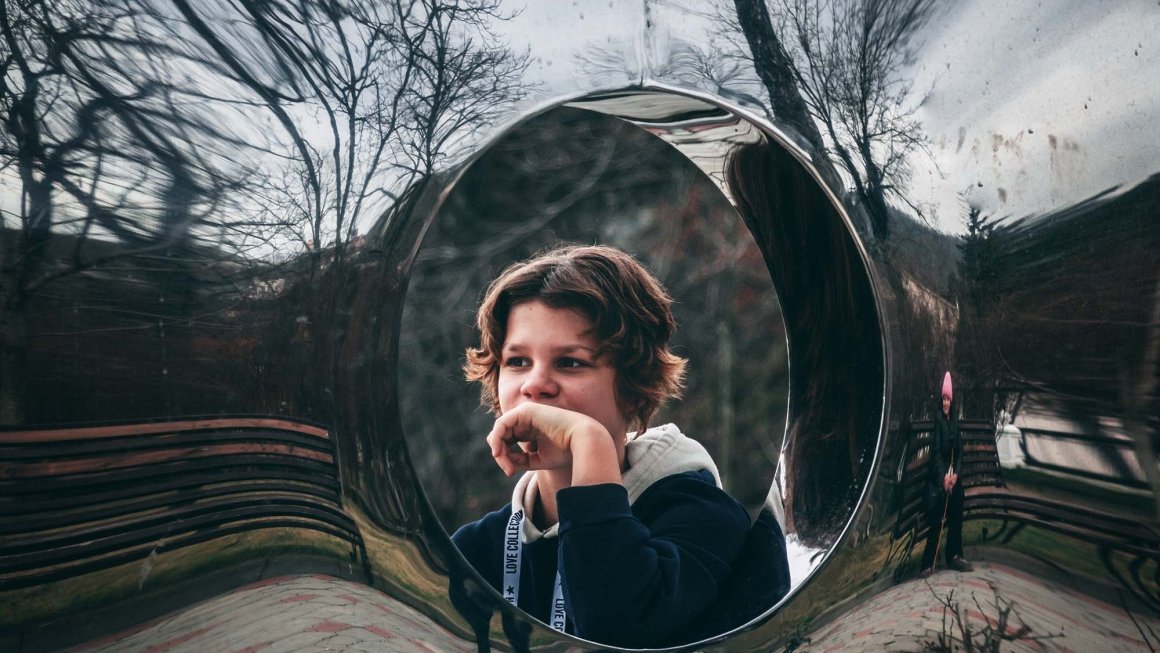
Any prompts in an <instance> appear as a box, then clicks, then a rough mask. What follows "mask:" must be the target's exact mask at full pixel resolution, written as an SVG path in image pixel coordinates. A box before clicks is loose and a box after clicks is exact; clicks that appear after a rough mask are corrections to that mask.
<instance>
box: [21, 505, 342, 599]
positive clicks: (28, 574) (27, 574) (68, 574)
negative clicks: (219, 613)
mask: <svg viewBox="0 0 1160 653" xmlns="http://www.w3.org/2000/svg"><path fill="white" fill-rule="evenodd" d="M265 528H305V529H309V530H312V531H316V532H320V533H325V534H327V535H331V536H333V537H337V538H339V539H342V540H345V541H347V542H350V543H351V544H352V545H354V546H361V544H362V538H361V536H359V535H358V532H357V531H351V530H349V529H345V528H335V527H333V526H330V525H329V524H326V523H323V522H318V521H312V520H300V519H293V518H290V517H284V516H279V517H262V518H254V519H248V520H246V521H242V522H237V523H227V524H222V525H220V526H219V527H217V528H216V529H214V530H212V531H209V530H203V531H192V532H188V533H182V534H177V535H174V536H173V537H172V538H171V539H169V540H167V541H166V543H165V545H164V546H161V547H158V546H156V543H155V542H148V543H145V544H142V545H139V546H137V547H133V548H126V549H120V550H117V551H115V552H113V553H110V554H108V555H105V556H101V557H91V556H86V557H78V558H75V559H73V560H70V561H66V562H62V563H61V564H58V565H55V566H51V567H35V568H31V569H27V570H23V571H20V572H17V573H11V574H0V592H3V591H9V590H15V589H21V588H24V587H31V586H35V585H42V584H45V583H50V582H55V581H59V580H63V579H66V578H72V577H75V576H79V575H82V574H87V573H90V572H94V571H100V570H102V569H107V568H109V567H113V566H116V565H120V564H125V563H128V562H134V561H136V560H141V559H143V558H147V557H149V555H150V553H151V552H152V551H154V550H157V551H158V553H163V552H166V551H171V550H175V549H180V548H182V547H186V546H190V545H193V544H200V543H202V542H208V541H210V540H214V539H217V538H220V537H225V536H227V535H233V534H236V533H245V532H252V531H255V530H258V529H265Z"/></svg>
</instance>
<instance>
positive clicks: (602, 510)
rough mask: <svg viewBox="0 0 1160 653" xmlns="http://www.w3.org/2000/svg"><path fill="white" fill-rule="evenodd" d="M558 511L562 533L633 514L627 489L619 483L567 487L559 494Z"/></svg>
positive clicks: (557, 500)
mask: <svg viewBox="0 0 1160 653" xmlns="http://www.w3.org/2000/svg"><path fill="white" fill-rule="evenodd" d="M556 510H557V512H558V513H559V516H560V533H561V534H563V533H565V532H567V531H568V530H570V529H573V528H581V527H584V526H589V525H591V524H598V523H601V522H607V521H612V520H617V519H623V518H631V517H632V508H631V507H630V506H629V505H628V490H627V489H625V487H624V486H623V485H620V484H619V483H602V484H600V485H580V486H576V487H569V488H564V489H563V490H560V491H559V492H557V493H556Z"/></svg>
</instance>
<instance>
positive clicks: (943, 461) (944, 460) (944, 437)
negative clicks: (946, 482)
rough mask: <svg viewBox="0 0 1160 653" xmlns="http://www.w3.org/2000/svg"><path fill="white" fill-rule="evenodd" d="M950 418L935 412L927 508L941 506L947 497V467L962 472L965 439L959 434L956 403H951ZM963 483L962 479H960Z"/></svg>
mask: <svg viewBox="0 0 1160 653" xmlns="http://www.w3.org/2000/svg"><path fill="white" fill-rule="evenodd" d="M950 414H951V416H950V418H949V419H948V418H947V416H946V415H943V412H942V410H941V406H940V410H938V411H937V412H936V413H935V417H934V428H933V429H932V430H931V435H930V455H929V456H928V457H927V460H926V501H927V506H926V507H927V509H928V510H930V509H932V508H933V507H934V506H935V505H939V506H941V505H942V503H943V499H944V497H945V494H946V493H945V492H944V491H943V486H942V483H943V477H944V476H946V473H947V468H948V467H951V468H953V469H954V472H955V473H956V474H961V472H960V470H961V469H962V466H963V439H962V438H961V437H960V436H959V418H958V417H957V416H956V415H955V405H954V404H953V403H952V404H951V410H950ZM960 483H962V481H960Z"/></svg>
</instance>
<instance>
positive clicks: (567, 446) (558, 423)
mask: <svg viewBox="0 0 1160 653" xmlns="http://www.w3.org/2000/svg"><path fill="white" fill-rule="evenodd" d="M487 443H488V445H489V446H490V447H491V455H492V457H493V458H495V462H496V464H497V465H499V467H500V469H502V470H503V472H504V473H505V474H507V475H508V476H512V475H513V474H515V473H516V472H518V471H522V470H528V469H532V470H535V469H561V468H566V467H574V463H573V459H574V458H579V459H581V461H582V462H583V464H581V465H576V466H575V467H579V468H583V469H584V470H588V469H589V468H592V467H593V466H595V467H596V468H598V469H604V468H606V467H608V466H609V465H611V469H612V470H613V471H614V472H615V475H616V478H615V479H612V480H619V476H620V465H619V462H618V461H617V454H616V448H615V446H614V445H613V442H612V436H611V435H609V433H608V429H606V428H604V426H603V425H601V424H600V422H598V421H596V420H594V419H592V418H591V417H588V416H587V415H584V414H583V413H577V412H575V411H571V410H566V409H563V408H556V407H553V406H546V405H544V404H537V403H531V402H529V403H524V404H520V405H519V406H516V407H515V408H514V409H512V410H509V411H508V412H506V413H504V414H503V415H501V416H500V417H499V419H497V420H496V421H495V426H493V427H492V429H491V433H489V434H488V435H487ZM576 471H577V470H576V469H575V468H574V471H573V476H574V478H573V481H574V483H576V484H584V483H585V482H588V481H586V479H576V478H575V476H576ZM599 482H605V481H599Z"/></svg>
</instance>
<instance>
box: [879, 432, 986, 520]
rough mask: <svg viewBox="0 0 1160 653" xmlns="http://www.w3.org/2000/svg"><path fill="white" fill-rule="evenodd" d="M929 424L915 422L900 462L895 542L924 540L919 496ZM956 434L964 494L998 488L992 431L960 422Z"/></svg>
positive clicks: (926, 455) (924, 477)
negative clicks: (960, 448)
mask: <svg viewBox="0 0 1160 653" xmlns="http://www.w3.org/2000/svg"><path fill="white" fill-rule="evenodd" d="M932 428H933V424H932V423H931V422H929V421H928V422H915V423H913V424H911V425H910V430H909V433H904V434H901V435H902V436H903V437H905V438H906V447H905V450H904V455H903V459H902V462H901V465H900V467H899V469H898V473H899V478H898V479H897V480H898V488H899V503H900V506H901V507H900V508H899V512H898V519H897V521H896V522H895V525H894V537H895V538H896V539H897V538H898V537H900V536H901V535H903V534H904V533H906V532H907V531H912V530H913V531H914V537H915V539H916V540H917V541H921V540H922V538H925V537H926V520H925V519H924V516H925V515H924V512H923V492H924V489H925V488H926V463H927V458H928V456H929V455H930V438H931V429H932ZM959 434H960V435H961V436H962V438H963V464H962V465H961V466H960V469H959V476H960V478H961V481H962V483H963V489H964V490H965V491H966V492H967V493H968V495H969V494H970V492H971V489H972V488H975V487H994V486H996V485H1001V484H1002V483H1003V479H1002V477H1001V476H1000V474H999V454H998V452H997V450H996V449H995V436H994V427H993V426H992V425H991V424H989V423H987V422H976V421H966V420H964V421H961V422H959Z"/></svg>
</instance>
